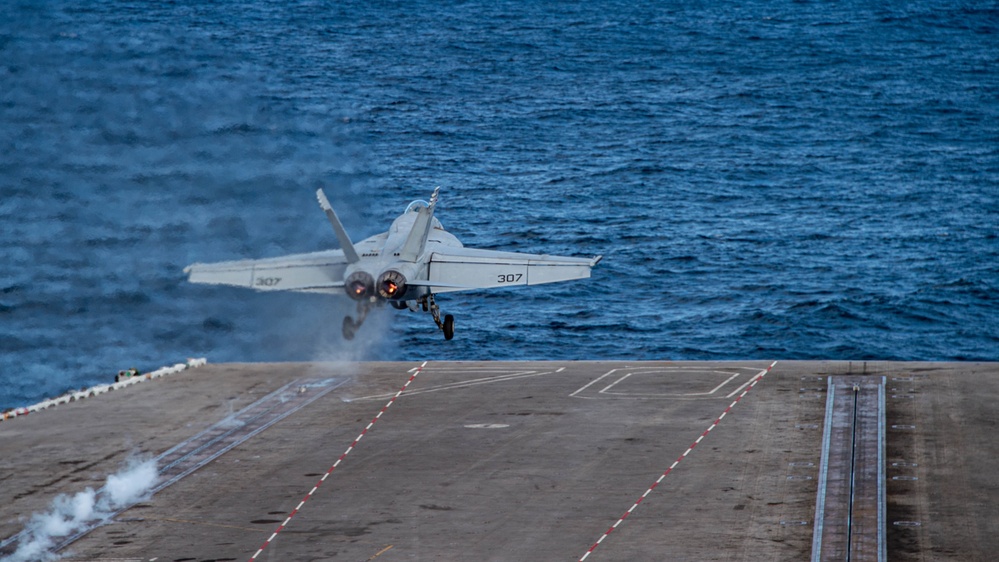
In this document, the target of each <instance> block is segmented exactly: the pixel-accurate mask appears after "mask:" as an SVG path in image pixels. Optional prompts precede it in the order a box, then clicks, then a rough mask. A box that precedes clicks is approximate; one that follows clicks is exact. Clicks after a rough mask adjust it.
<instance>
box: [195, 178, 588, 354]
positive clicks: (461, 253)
mask: <svg viewBox="0 0 999 562" xmlns="http://www.w3.org/2000/svg"><path fill="white" fill-rule="evenodd" d="M439 192H440V188H439V187H438V188H437V189H435V190H434V192H433V195H432V196H431V197H430V201H429V202H427V201H422V200H417V201H413V202H412V203H410V204H409V206H408V207H406V211H405V212H404V213H403V214H402V215H400V216H399V217H398V218H397V219H395V221H393V222H392V226H391V227H390V228H389V230H388V232H383V233H381V234H377V235H375V236H372V237H370V238H366V239H365V240H362V241H361V242H358V243H357V244H354V243H353V242H352V241H351V240H350V236H348V235H347V231H346V230H344V228H343V224H342V223H341V222H340V219H339V218H338V217H337V215H336V213H335V212H334V211H333V207H332V206H331V205H330V203H329V200H327V199H326V195H325V194H324V193H323V190H322V189H320V190H318V191H317V192H316V197H317V198H318V199H319V206H320V207H321V208H322V210H323V211H324V212H325V213H326V217H327V218H328V219H329V221H330V224H331V225H332V226H333V232H334V233H335V234H336V237H337V240H338V241H339V243H340V249H338V250H336V249H334V250H326V251H321V252H312V253H307V254H294V255H289V256H282V257H277V258H266V259H257V260H241V261H226V262H219V263H209V264H203V263H195V264H192V265H189V266H187V267H186V268H184V273H186V274H187V275H188V280H189V281H190V282H191V283H206V284H214V285H233V286H236V287H247V288H251V289H256V290H258V291H298V292H305V293H328V294H334V295H346V296H347V297H349V298H350V299H353V300H354V301H356V302H357V317H356V318H352V317H350V316H347V317H346V318H344V319H343V337H344V338H345V339H348V340H350V339H353V338H354V335H355V334H356V333H357V330H358V328H360V327H361V324H362V323H363V322H364V319H365V318H366V317H367V315H368V313H369V312H370V311H371V309H372V308H374V307H377V306H384V304H385V303H389V304H391V305H392V306H393V307H394V308H397V309H399V310H403V309H406V308H408V309H410V310H412V311H414V312H415V311H417V310H420V309H422V310H423V312H430V314H431V315H432V316H433V319H434V322H435V323H436V324H437V327H438V328H439V329H440V330H441V331H443V332H444V339H446V340H450V339H451V338H453V337H454V316H452V315H450V314H447V315H445V316H443V318H442V316H441V310H440V307H439V306H438V305H437V302H436V301H435V300H434V296H435V295H436V294H438V293H449V292H454V291H471V290H476V289H494V288H499V287H512V286H517V285H540V284H542V283H554V282H557V281H570V280H573V279H585V278H588V277H589V276H590V270H591V269H592V268H593V266H595V265H597V263H598V262H599V261H600V259H601V257H602V256H596V257H593V258H572V257H562V256H549V255H539V254H521V253H514V252H497V251H493V250H476V249H473V248H466V247H464V246H463V245H462V244H461V242H459V241H458V239H457V238H455V236H454V235H453V234H451V233H450V232H448V231H446V230H444V227H443V226H441V223H440V221H439V220H437V218H436V217H434V209H435V208H436V206H437V196H438V193H439Z"/></svg>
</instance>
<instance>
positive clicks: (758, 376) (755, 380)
mask: <svg viewBox="0 0 999 562" xmlns="http://www.w3.org/2000/svg"><path fill="white" fill-rule="evenodd" d="M776 364H777V362H776V361H774V362H773V363H771V364H770V366H769V367H767V368H766V369H763V370H762V371H760V372H759V373H757V374H756V376H755V377H753V380H752V382H750V383H749V388H747V389H746V390H744V391H743V392H742V394H740V395H739V397H738V398H736V399H735V401H734V402H732V403H731V404H729V405H728V408H725V411H724V412H722V414H721V415H720V416H718V419H716V420H715V421H714V423H712V424H711V425H710V426H708V428H707V429H706V430H704V433H702V434H701V435H700V437H698V438H697V439H696V440H695V441H694V443H693V444H692V445H691V446H690V447H688V448H687V450H686V451H684V452H683V454H682V455H680V458H678V459H676V460H675V461H673V464H671V465H670V467H669V468H667V469H666V471H665V472H663V473H662V475H660V476H659V479H658V480H656V481H655V482H654V483H653V484H652V485H651V486H649V488H648V489H647V490H645V493H644V494H642V495H641V497H639V498H638V501H636V502H635V503H633V504H632V505H631V507H630V508H628V511H625V512H624V515H622V516H621V517H619V518H618V520H617V521H616V522H615V523H614V524H613V525H611V527H610V529H607V531H605V532H604V534H603V535H601V536H600V538H599V539H597V542H595V543H593V546H591V547H590V548H589V550H587V551H586V553H585V554H583V556H582V558H580V559H579V562H583V560H586V558H587V557H588V556H589V555H590V554H592V553H593V551H594V550H596V548H597V547H598V546H600V543H602V542H604V539H606V538H607V537H608V536H609V535H610V534H611V533H612V532H613V531H614V529H617V528H618V526H619V525H621V523H624V520H625V519H627V518H628V516H629V515H631V513H632V512H633V511H635V510H636V509H638V504H640V503H642V500H644V499H645V498H646V497H647V496H648V495H649V494H651V493H652V490H655V489H656V486H658V485H659V483H660V482H662V481H663V479H664V478H666V475H668V474H669V473H670V472H672V471H673V469H674V468H676V465H678V464H680V461H682V460H683V459H685V458H687V455H689V454H690V452H691V451H693V450H694V447H696V446H697V445H698V444H700V442H701V440H702V439H704V438H705V437H707V435H708V433H710V432H711V430H712V429H714V428H715V427H717V426H718V424H719V423H721V421H722V418H724V417H725V416H726V415H727V414H728V413H729V411H731V410H732V408H733V407H735V405H736V404H738V403H739V401H740V400H742V398H743V396H745V395H746V394H747V393H748V392H749V391H750V390H752V389H753V387H754V386H756V383H758V382H760V381H761V380H763V377H764V376H765V375H766V374H767V373H769V372H770V370H771V369H773V368H774V365H776ZM598 380H599V379H598ZM591 384H592V383H591ZM583 388H585V387H583ZM580 390H582V389H580ZM577 392H578V391H577Z"/></svg>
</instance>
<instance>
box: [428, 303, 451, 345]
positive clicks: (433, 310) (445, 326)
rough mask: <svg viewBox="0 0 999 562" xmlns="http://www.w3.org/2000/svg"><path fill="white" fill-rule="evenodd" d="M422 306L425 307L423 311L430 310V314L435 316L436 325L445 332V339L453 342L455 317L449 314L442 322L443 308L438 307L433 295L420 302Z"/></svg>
mask: <svg viewBox="0 0 999 562" xmlns="http://www.w3.org/2000/svg"><path fill="white" fill-rule="evenodd" d="M420 304H421V305H423V310H429V311H430V314H431V315H433V317H434V323H435V324H437V327H438V328H440V329H441V331H443V332H444V339H445V340H447V341H451V339H452V338H454V316H451V315H450V314H447V315H445V316H444V320H443V321H441V307H439V306H437V302H436V301H435V300H434V296H433V295H432V294H431V295H427V296H426V297H424V298H423V299H422V300H421V301H420Z"/></svg>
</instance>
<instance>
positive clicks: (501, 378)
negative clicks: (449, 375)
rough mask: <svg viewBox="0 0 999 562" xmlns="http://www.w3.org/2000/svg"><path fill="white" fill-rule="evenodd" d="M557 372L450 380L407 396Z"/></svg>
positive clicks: (380, 397) (384, 396) (363, 397)
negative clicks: (458, 380)
mask: <svg viewBox="0 0 999 562" xmlns="http://www.w3.org/2000/svg"><path fill="white" fill-rule="evenodd" d="M434 372H435V373H436V372H438V371H437V370H436V369H434ZM557 372H558V371H544V372H540V373H539V372H537V371H519V372H514V373H509V372H508V374H505V375H497V376H495V377H486V378H483V379H472V380H468V381H460V382H452V383H447V384H442V385H438V386H431V387H428V388H424V389H421V390H414V391H412V392H410V393H409V394H408V395H407V396H416V395H417V394H426V393H428V392H440V391H442V390H454V389H458V388H468V387H472V386H478V385H480V384H491V383H496V382H503V381H510V380H516V379H526V378H532V377H541V376H544V375H551V374H553V373H557ZM389 396H391V394H374V395H372V396H362V397H360V398H354V400H382V399H384V398H388V397H389Z"/></svg>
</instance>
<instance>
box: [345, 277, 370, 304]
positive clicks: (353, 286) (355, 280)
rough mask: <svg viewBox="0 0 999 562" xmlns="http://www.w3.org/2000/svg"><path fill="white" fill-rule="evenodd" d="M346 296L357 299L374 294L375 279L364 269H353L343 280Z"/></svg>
mask: <svg viewBox="0 0 999 562" xmlns="http://www.w3.org/2000/svg"><path fill="white" fill-rule="evenodd" d="M344 289H346V291H347V296H348V297H350V298H352V299H354V300H356V301H359V300H364V299H366V298H368V297H371V296H374V294H375V279H374V277H372V276H371V274H370V273H368V272H366V271H355V272H354V273H351V274H350V275H349V276H347V280H346V281H345V282H344Z"/></svg>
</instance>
